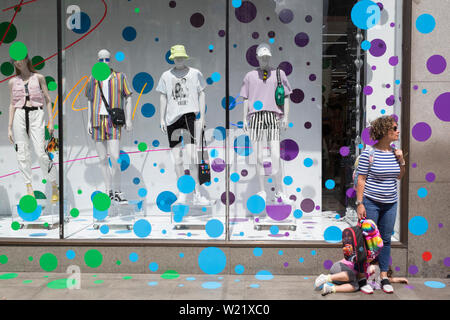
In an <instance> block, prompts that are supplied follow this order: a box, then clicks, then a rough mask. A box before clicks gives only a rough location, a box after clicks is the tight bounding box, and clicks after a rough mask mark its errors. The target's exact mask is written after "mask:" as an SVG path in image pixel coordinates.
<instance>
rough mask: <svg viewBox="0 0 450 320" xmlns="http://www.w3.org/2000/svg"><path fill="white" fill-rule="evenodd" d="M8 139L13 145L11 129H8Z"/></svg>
mask: <svg viewBox="0 0 450 320" xmlns="http://www.w3.org/2000/svg"><path fill="white" fill-rule="evenodd" d="M8 138H9V142H11V144H14V136H13V132H12V129H11V128H8Z"/></svg>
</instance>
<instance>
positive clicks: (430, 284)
mask: <svg viewBox="0 0 450 320" xmlns="http://www.w3.org/2000/svg"><path fill="white" fill-rule="evenodd" d="M424 284H425V285H426V286H427V287H430V288H434V289H442V288H445V287H446V285H445V283H443V282H440V281H425V283H424Z"/></svg>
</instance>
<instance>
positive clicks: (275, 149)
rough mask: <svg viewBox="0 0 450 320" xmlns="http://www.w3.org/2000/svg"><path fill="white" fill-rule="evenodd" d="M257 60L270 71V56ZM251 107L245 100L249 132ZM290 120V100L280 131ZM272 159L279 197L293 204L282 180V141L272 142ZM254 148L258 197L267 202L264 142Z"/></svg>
mask: <svg viewBox="0 0 450 320" xmlns="http://www.w3.org/2000/svg"><path fill="white" fill-rule="evenodd" d="M257 59H258V61H259V68H260V69H261V70H266V71H270V70H271V67H270V56H269V55H262V56H259V55H257ZM248 110H249V105H248V99H244V121H243V123H244V130H245V131H246V132H248V129H249V128H248V120H247V115H248ZM288 118H289V99H285V100H284V115H283V118H282V119H281V120H280V121H281V123H280V129H282V130H284V131H285V130H286V129H287V126H288ZM269 144H270V158H271V162H272V175H273V177H274V183H275V185H276V186H277V191H278V192H277V196H276V197H279V198H281V199H282V200H283V202H284V203H285V204H293V201H292V200H290V199H289V198H288V197H287V196H286V188H285V186H284V184H283V183H282V178H283V177H284V166H283V165H281V164H280V141H270V142H269ZM252 145H253V147H254V148H255V149H256V157H257V163H256V172H257V174H258V178H259V186H260V190H261V191H260V192H258V195H260V196H261V197H262V198H264V200H266V197H267V193H266V191H264V166H263V161H264V148H263V145H264V141H252Z"/></svg>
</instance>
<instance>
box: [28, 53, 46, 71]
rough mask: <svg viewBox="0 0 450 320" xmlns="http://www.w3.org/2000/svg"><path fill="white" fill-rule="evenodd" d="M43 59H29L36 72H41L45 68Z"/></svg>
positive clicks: (37, 57) (38, 57) (39, 57)
mask: <svg viewBox="0 0 450 320" xmlns="http://www.w3.org/2000/svg"><path fill="white" fill-rule="evenodd" d="M43 61H44V58H42V57H41V56H35V57H33V58H32V59H31V63H32V64H33V66H34V68H35V69H36V70H42V69H43V68H44V67H45V62H43Z"/></svg>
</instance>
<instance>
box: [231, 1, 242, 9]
mask: <svg viewBox="0 0 450 320" xmlns="http://www.w3.org/2000/svg"><path fill="white" fill-rule="evenodd" d="M231 4H232V5H233V7H234V8H239V7H240V6H241V5H242V0H233V1H232V2H231Z"/></svg>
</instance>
